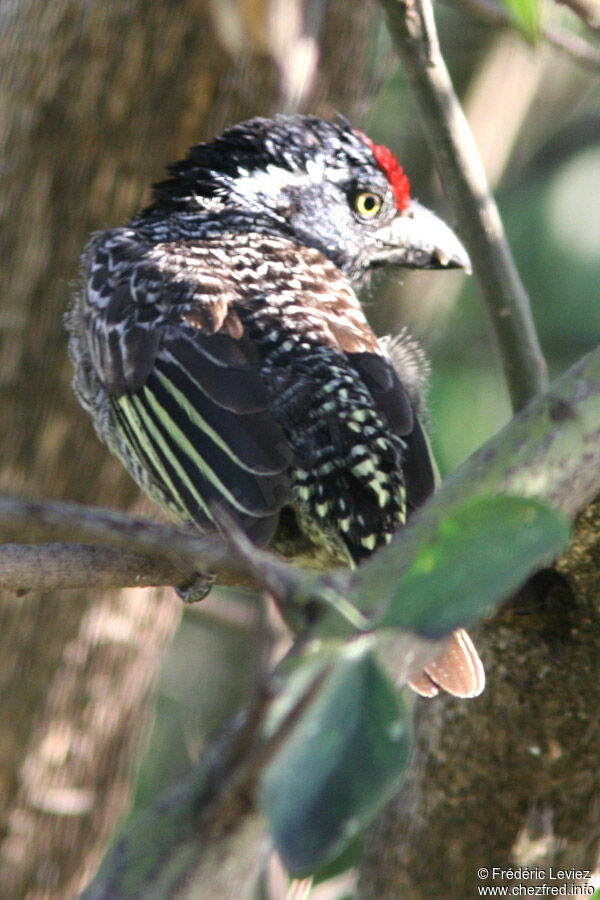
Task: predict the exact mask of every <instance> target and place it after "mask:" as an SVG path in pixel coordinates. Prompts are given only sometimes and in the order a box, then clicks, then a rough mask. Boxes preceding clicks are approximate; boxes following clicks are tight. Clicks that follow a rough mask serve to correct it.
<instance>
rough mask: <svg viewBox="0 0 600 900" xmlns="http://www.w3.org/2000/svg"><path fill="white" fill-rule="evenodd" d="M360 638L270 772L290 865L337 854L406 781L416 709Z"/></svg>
mask: <svg viewBox="0 0 600 900" xmlns="http://www.w3.org/2000/svg"><path fill="white" fill-rule="evenodd" d="M371 646H372V641H371V640H368V639H361V640H358V641H354V642H353V643H352V644H350V645H349V646H348V647H346V648H344V649H343V650H342V651H341V652H340V653H339V655H338V658H337V661H336V662H335V663H334V665H333V666H332V669H331V671H330V673H329V674H328V675H327V678H326V680H325V682H324V684H323V685H322V687H321V689H320V691H319V693H318V694H317V696H316V697H315V699H314V700H313V702H312V704H311V705H310V706H309V708H308V709H307V710H306V712H305V713H304V714H303V716H302V717H301V718H300V720H299V722H298V723H297V725H296V726H295V728H294V730H293V731H292V733H291V735H290V736H289V738H288V740H287V741H286V742H285V743H284V745H283V747H282V748H281V750H280V751H279V753H278V754H277V755H276V756H275V758H274V759H273V761H272V762H271V763H270V764H269V766H268V767H267V769H266V770H265V772H264V775H263V780H262V786H261V802H262V807H263V809H264V812H265V814H266V816H267V818H268V820H269V823H270V827H271V833H272V835H273V838H274V841H275V844H276V846H277V849H278V851H279V853H280V855H281V858H282V859H283V861H284V863H285V865H286V866H287V867H288V869H289V871H290V872H291V873H292V874H293V875H295V876H299V877H303V876H305V875H308V874H313V873H315V872H316V871H318V870H319V869H321V868H322V867H323V866H326V865H329V864H330V863H332V862H333V861H334V860H336V859H337V858H338V857H339V856H340V855H341V854H342V853H343V852H344V850H345V849H346V847H348V845H349V844H351V842H353V841H354V840H355V839H356V837H357V835H358V834H360V832H361V831H362V830H363V829H364V828H365V827H366V825H367V824H368V823H369V822H370V821H371V820H372V819H373V818H374V816H375V815H376V813H377V812H378V811H379V809H380V808H381V807H382V805H383V804H384V803H385V802H386V801H387V800H388V799H389V798H390V797H391V796H392V794H393V793H394V791H395V790H396V789H397V788H398V786H399V785H400V783H401V780H402V777H403V773H404V770H405V768H406V765H407V763H408V758H409V753H410V746H411V731H410V716H409V714H408V712H407V711H406V709H405V707H404V705H403V701H402V700H401V698H400V697H399V695H398V694H397V692H396V690H395V689H394V687H393V685H392V684H391V682H390V681H389V680H388V679H387V678H386V676H385V675H384V674H383V672H382V671H381V669H380V668H379V666H378V664H377V662H376V660H375V658H374V656H373V654H372V653H371V649H370V648H371Z"/></svg>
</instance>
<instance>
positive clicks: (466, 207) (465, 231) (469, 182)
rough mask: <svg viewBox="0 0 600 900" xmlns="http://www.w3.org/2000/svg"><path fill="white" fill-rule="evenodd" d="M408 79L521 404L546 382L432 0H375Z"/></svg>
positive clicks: (515, 399) (516, 405)
mask: <svg viewBox="0 0 600 900" xmlns="http://www.w3.org/2000/svg"><path fill="white" fill-rule="evenodd" d="M380 2H381V5H382V6H383V8H384V10H385V11H386V14H387V17H388V25H389V29H390V33H391V35H392V38H393V40H394V43H395V46H396V50H397V51H398V54H399V56H400V58H401V60H402V63H403V65H404V68H405V71H406V74H407V76H408V78H409V81H410V82H411V84H412V87H413V90H414V93H415V96H416V98H417V102H418V106H419V110H420V113H421V116H422V119H423V124H424V127H425V130H426V132H427V134H428V136H429V139H430V143H431V147H432V150H433V153H434V156H435V158H436V161H437V165H438V168H439V171H440V174H441V177H442V179H443V182H444V185H445V187H446V190H447V192H448V195H449V197H450V200H451V202H452V204H453V207H454V210H455V213H456V217H457V220H458V230H459V232H460V234H461V236H462V237H463V239H464V241H465V243H466V245H467V249H468V251H469V253H470V255H471V260H472V262H473V268H474V272H475V275H476V277H477V280H478V282H479V287H480V291H481V295H482V298H483V301H484V306H485V308H486V311H487V313H488V315H489V318H490V321H491V324H492V328H493V332H494V334H495V336H496V338H497V341H498V345H499V349H500V355H501V358H502V362H503V366H504V372H505V375H506V379H507V383H508V388H509V392H510V396H511V399H512V403H513V408H514V409H515V410H519V409H521V408H522V407H523V406H524V405H525V404H526V403H527V402H528V401H529V400H530V399H531V398H532V397H533V396H535V394H537V393H540V392H541V391H542V390H543V389H544V387H545V386H546V365H545V362H544V358H543V356H542V352H541V350H540V347H539V342H538V338H537V334H536V331H535V326H534V324H533V318H532V315H531V309H530V305H529V298H528V296H527V293H526V291H525V289H524V287H523V285H522V283H521V280H520V278H519V275H518V272H517V270H516V267H515V264H514V261H513V258H512V255H511V252H510V249H509V247H508V243H507V241H506V237H505V234H504V229H503V227H502V222H501V220H500V215H499V213H498V208H497V206H496V204H495V202H494V200H493V198H492V196H491V194H490V191H489V188H488V185H487V182H486V178H485V173H484V171H483V167H482V165H481V161H480V159H479V156H478V153H477V149H476V147H475V143H474V141H473V137H472V135H471V132H470V130H469V126H468V125H467V122H466V119H465V117H464V114H463V112H462V109H461V107H460V104H459V102H458V100H457V98H456V94H455V93H454V89H453V87H452V82H451V80H450V76H449V74H448V70H447V69H446V65H445V63H444V61H443V59H442V56H441V54H440V51H439V44H438V38H437V33H436V30H435V22H434V19H433V10H432V8H431V4H430V2H429V0H380Z"/></svg>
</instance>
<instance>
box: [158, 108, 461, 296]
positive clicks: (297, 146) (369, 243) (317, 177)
mask: <svg viewBox="0 0 600 900" xmlns="http://www.w3.org/2000/svg"><path fill="white" fill-rule="evenodd" d="M170 171H171V174H172V176H173V177H172V178H171V179H169V180H168V181H165V182H162V183H161V184H159V185H158V186H157V188H156V196H157V201H158V202H159V203H162V204H164V203H168V204H169V205H171V207H172V208H175V209H179V210H181V209H185V210H187V211H188V212H192V213H193V212H194V209H197V210H206V214H207V215H215V216H217V215H218V216H221V217H222V216H223V214H225V215H226V217H227V220H228V222H229V223H230V224H231V225H232V227H235V222H236V217H239V221H240V227H243V228H244V229H245V230H247V229H248V227H249V218H250V220H252V219H254V220H255V221H256V222H257V224H260V230H265V228H266V229H267V230H274V231H276V232H277V233H284V234H286V235H289V236H290V237H293V238H294V239H296V240H297V241H298V242H299V243H301V244H304V245H307V246H311V247H315V248H317V249H319V250H321V251H322V252H323V253H325V254H326V255H327V256H328V257H329V258H330V259H331V260H332V261H333V262H335V263H336V264H337V265H338V266H339V267H340V268H341V269H342V270H344V271H345V272H346V273H347V274H348V275H349V276H350V277H351V278H353V279H355V280H357V281H360V280H362V278H363V277H364V275H365V274H366V273H368V272H370V271H371V270H373V269H375V268H378V267H381V266H385V265H395V266H404V267H407V268H427V269H437V268H456V267H461V268H465V269H468V268H469V265H470V264H469V257H468V255H467V253H466V251H465V249H464V248H463V246H462V244H461V243H460V241H459V240H458V238H457V237H456V235H455V234H454V232H453V231H452V230H451V229H450V228H449V227H448V226H447V225H446V224H445V223H444V222H442V220H441V219H439V218H438V217H437V216H436V215H434V214H433V213H432V212H430V211H429V210H427V209H426V208H425V207H424V206H422V205H421V204H420V203H418V202H417V201H416V200H413V199H412V198H411V196H410V185H409V181H408V178H407V176H406V174H405V173H404V171H403V169H402V168H401V166H400V164H399V162H398V159H397V158H396V157H395V156H394V155H393V154H392V153H391V152H390V151H389V150H388V149H387V148H386V147H382V146H378V145H376V144H374V143H373V141H371V140H370V138H368V137H367V136H366V135H365V134H363V133H362V132H361V131H359V130H358V129H355V128H353V127H352V126H351V125H350V124H349V123H348V122H347V121H345V120H343V119H340V120H339V121H338V122H335V123H332V122H327V121H324V120H323V119H319V118H317V117H315V116H292V117H283V116H281V117H278V118H276V119H260V118H257V119H252V120H250V121H249V122H243V123H241V124H239V125H235V126H234V127H233V128H231V129H229V130H228V131H226V132H225V133H224V134H222V135H221V136H220V137H218V138H216V139H215V140H213V141H212V142H210V143H207V144H199V145H197V146H196V147H194V148H193V149H192V150H191V151H190V154H189V156H188V157H187V159H186V160H184V161H183V162H181V163H176V164H175V165H174V166H171V167H170Z"/></svg>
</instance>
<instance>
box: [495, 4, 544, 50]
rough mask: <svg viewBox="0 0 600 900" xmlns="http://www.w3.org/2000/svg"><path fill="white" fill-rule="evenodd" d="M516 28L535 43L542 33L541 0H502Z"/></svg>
mask: <svg viewBox="0 0 600 900" xmlns="http://www.w3.org/2000/svg"><path fill="white" fill-rule="evenodd" d="M502 4H503V5H504V6H505V7H506V9H507V10H508V12H509V13H510V16H511V18H512V20H513V22H514V23H515V26H516V28H518V29H519V31H520V32H521V34H522V35H523V37H524V38H526V40H528V41H530V42H531V43H532V44H534V43H535V42H536V41H537V39H538V37H539V33H540V21H541V4H540V2H539V0H502Z"/></svg>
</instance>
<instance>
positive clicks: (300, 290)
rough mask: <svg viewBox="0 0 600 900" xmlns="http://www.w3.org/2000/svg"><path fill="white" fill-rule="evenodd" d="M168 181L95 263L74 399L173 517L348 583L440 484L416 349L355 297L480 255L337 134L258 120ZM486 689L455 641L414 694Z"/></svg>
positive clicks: (336, 129)
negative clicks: (372, 286)
mask: <svg viewBox="0 0 600 900" xmlns="http://www.w3.org/2000/svg"><path fill="white" fill-rule="evenodd" d="M169 173H170V177H169V178H168V179H166V180H165V181H162V182H160V183H159V184H158V185H156V186H155V188H154V199H153V202H152V204H151V205H150V206H149V207H148V208H147V209H145V210H144V211H143V212H141V213H140V214H139V215H137V216H136V217H135V218H134V219H133V220H132V221H131V222H130V223H129V224H128V225H126V226H124V227H121V228H112V229H109V230H108V231H104V232H101V233H99V234H97V235H96V236H95V237H93V239H92V240H91V242H90V244H89V246H88V248H87V252H86V254H85V257H84V262H83V269H84V286H83V290H82V292H81V294H80V296H78V297H77V299H76V302H75V304H74V306H73V309H72V310H71V313H70V315H69V320H68V325H69V329H70V333H71V336H70V353H71V358H72V360H73V363H74V367H75V378H74V387H75V390H76V392H77V395H78V397H79V399H80V401H81V403H82V404H83V406H84V407H85V408H86V410H87V411H88V412H89V413H90V414H91V416H92V418H93V421H94V424H95V426H96V429H97V431H98V434H99V435H100V437H101V438H102V440H104V441H105V442H106V444H107V445H108V446H109V448H110V449H111V450H112V451H113V452H114V453H116V454H117V456H119V457H120V458H121V460H122V461H123V463H124V465H125V466H126V468H127V469H128V470H129V472H130V473H131V475H132V476H133V477H134V479H135V480H136V481H137V482H138V484H139V485H140V486H141V487H142V488H143V489H144V490H145V491H146V492H147V493H148V494H149V496H150V497H151V498H152V499H153V500H155V501H156V502H157V503H159V504H160V505H161V506H162V507H163V508H164V509H166V510H167V511H168V513H169V514H170V515H171V517H172V518H173V519H175V520H176V521H179V522H189V523H193V524H194V525H195V526H197V527H198V528H199V529H200V530H202V531H205V530H207V529H211V528H212V529H214V528H215V527H218V523H217V522H216V518H218V516H217V517H215V510H216V509H219V508H220V509H222V510H223V511H224V512H225V513H226V514H227V515H228V516H229V517H230V518H231V519H233V520H234V521H235V522H236V523H237V524H238V525H239V526H240V527H241V528H242V529H243V530H244V531H245V532H246V533H247V535H248V536H249V537H250V538H251V539H252V540H253V541H254V542H256V543H257V544H258V545H260V546H269V547H270V548H271V549H272V550H274V551H276V552H278V553H280V554H282V555H283V556H285V557H287V558H291V559H293V560H294V561H295V562H297V563H299V564H301V565H306V566H311V567H313V568H325V567H331V566H339V565H347V566H355V565H357V564H359V563H360V562H361V560H363V559H365V557H367V556H369V554H371V553H372V552H373V551H374V550H376V549H377V548H378V547H380V546H382V545H383V544H386V543H387V542H389V541H390V539H391V538H392V536H393V535H394V533H395V532H396V531H397V530H398V528H400V527H401V526H402V525H403V524H404V523H405V522H406V519H407V517H408V516H409V515H410V513H411V511H412V510H414V509H416V508H417V507H418V506H419V505H420V504H421V503H423V501H424V500H425V499H426V498H427V497H428V496H429V495H430V494H431V492H432V491H433V489H434V467H433V464H432V460H431V455H430V452H429V448H428V443H427V439H426V437H425V434H424V431H423V428H422V425H421V422H420V420H419V415H418V414H419V413H420V411H421V408H422V406H423V402H422V392H423V382H424V377H423V367H424V357H423V354H422V352H421V351H420V350H419V348H418V347H417V346H416V344H415V343H414V342H413V341H411V340H410V338H408V337H406V336H404V338H403V339H400V341H397V342H395V343H394V342H392V343H390V342H388V343H387V344H386V343H384V342H380V341H378V339H377V338H376V336H375V334H374V333H373V331H372V330H371V328H370V326H369V325H368V323H367V320H366V318H365V316H364V314H363V311H362V308H361V305H360V303H359V301H358V299H357V292H358V291H359V289H362V288H364V287H368V282H369V279H370V276H371V274H372V273H373V272H374V271H375V270H376V269H378V268H380V267H382V266H405V267H409V268H451V267H467V266H468V265H469V260H468V257H467V254H466V252H465V250H464V249H463V247H462V246H461V244H460V242H459V241H458V239H457V238H456V236H455V235H454V233H453V232H452V231H451V230H450V229H449V228H448V227H447V226H446V225H445V224H444V223H443V222H442V221H441V220H440V219H438V218H437V217H436V216H435V215H434V214H433V213H431V212H429V211H428V210H426V209H425V208H424V207H423V206H421V205H420V204H419V203H417V202H416V200H413V199H411V197H410V186H409V182H408V178H407V176H406V175H405V173H404V171H403V170H402V168H401V166H400V165H399V163H398V160H397V159H396V157H395V156H393V155H392V153H391V152H390V151H389V150H388V149H387V148H385V147H382V146H378V145H376V144H374V143H373V142H372V141H371V140H370V139H369V138H368V137H366V135H364V134H363V133H362V132H360V131H358V130H357V129H355V128H353V127H352V126H351V125H350V124H349V123H348V122H347V121H346V120H343V119H340V120H339V121H337V122H335V123H331V122H327V121H324V120H322V119H319V118H316V117H313V116H299V115H298V116H293V117H289V118H288V117H279V118H276V119H273V120H271V119H262V118H256V119H252V120H251V121H248V122H244V123H242V124H239V125H236V126H234V127H233V128H230V129H229V130H228V131H226V132H225V133H224V134H222V135H221V136H220V137H217V138H216V139H215V140H213V141H211V142H210V143H205V144H198V145H197V146H195V147H193V148H192V149H191V151H190V152H189V154H188V156H187V158H186V159H185V160H183V161H181V162H178V163H175V164H173V165H171V166H170V167H169ZM209 587H210V579H205V581H204V583H203V584H202V585H201V588H202V590H203V591H204V593H205V592H206V591H207V590H208V589H209ZM199 593H201V592H199ZM483 682H484V675H483V668H482V666H481V663H480V661H479V657H478V655H477V651H476V650H475V648H474V646H473V644H472V642H471V640H470V638H469V637H468V635H467V634H466V633H465V632H463V631H459V632H456V633H455V635H454V636H453V637H452V638H451V639H449V640H448V642H447V645H446V652H445V653H444V655H443V658H441V659H440V660H439V661H438V662H436V663H435V664H433V665H432V667H430V668H429V669H428V670H427V673H424V674H423V675H422V676H419V677H418V678H416V679H415V681H414V686H415V688H416V689H417V690H420V692H421V693H424V694H429V695H433V694H435V693H437V691H438V689H439V687H443V688H445V689H446V690H449V691H450V692H451V693H456V694H458V695H461V696H473V695H476V694H477V693H479V692H480V691H481V690H482V688H483Z"/></svg>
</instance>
